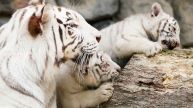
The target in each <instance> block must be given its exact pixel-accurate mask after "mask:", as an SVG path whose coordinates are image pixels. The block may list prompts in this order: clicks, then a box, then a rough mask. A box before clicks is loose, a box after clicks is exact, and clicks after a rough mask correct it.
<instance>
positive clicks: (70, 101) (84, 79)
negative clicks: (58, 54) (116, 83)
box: [56, 54, 120, 108]
mask: <svg viewBox="0 0 193 108" xmlns="http://www.w3.org/2000/svg"><path fill="white" fill-rule="evenodd" d="M100 56H102V58H103V60H104V62H105V63H107V64H109V65H108V66H107V67H104V68H106V69H105V72H104V70H102V71H99V73H98V75H97V74H96V73H94V70H95V69H97V68H98V67H97V66H96V65H95V64H98V65H100V66H101V67H103V65H105V63H104V64H101V62H102V61H101V60H100V58H96V56H94V57H92V58H91V60H90V61H89V66H88V67H89V72H88V73H87V74H86V75H84V74H83V75H79V74H78V72H77V71H78V69H74V63H73V62H70V61H68V62H66V63H65V65H63V66H61V67H60V70H61V72H60V73H59V74H58V76H56V78H57V98H58V99H57V101H58V107H61V108H88V107H94V106H96V105H99V104H100V103H103V102H106V101H107V100H109V98H110V97H111V96H112V94H113V90H114V88H113V84H112V83H104V84H102V85H100V84H101V82H104V81H107V80H109V79H112V78H114V77H117V75H118V73H117V70H119V69H120V67H119V66H118V65H117V64H115V63H114V62H113V61H112V60H111V59H110V57H109V56H107V55H106V54H102V55H100ZM107 70H108V71H109V72H108V71H107ZM64 71H65V72H64ZM107 72H108V75H105V73H107ZM94 76H100V78H99V77H94ZM89 86H90V87H97V89H87V87H89ZM98 86H99V88H98Z"/></svg>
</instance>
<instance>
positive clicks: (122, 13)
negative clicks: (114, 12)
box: [118, 0, 173, 20]
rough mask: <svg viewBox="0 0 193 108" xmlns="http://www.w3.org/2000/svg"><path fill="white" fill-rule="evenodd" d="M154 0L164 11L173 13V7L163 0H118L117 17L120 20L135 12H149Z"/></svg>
mask: <svg viewBox="0 0 193 108" xmlns="http://www.w3.org/2000/svg"><path fill="white" fill-rule="evenodd" d="M155 2H158V3H160V4H161V5H162V7H163V9H164V11H166V12H167V13H169V14H170V15H173V9H172V7H171V5H170V4H169V3H168V2H166V1H165V0H120V10H119V13H118V19H119V20H122V19H124V18H125V17H127V16H129V15H132V14H136V13H146V12H149V11H150V10H151V6H152V4H153V3H155Z"/></svg>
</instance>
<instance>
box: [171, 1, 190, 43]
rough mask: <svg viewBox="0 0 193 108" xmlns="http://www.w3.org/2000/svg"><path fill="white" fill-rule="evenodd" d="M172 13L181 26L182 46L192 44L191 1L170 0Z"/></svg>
mask: <svg viewBox="0 0 193 108" xmlns="http://www.w3.org/2000/svg"><path fill="white" fill-rule="evenodd" d="M171 4H172V7H173V8H174V15H175V17H176V18H177V19H178V21H179V24H180V28H181V43H182V45H183V46H184V47H191V46H193V35H192V34H193V12H192V9H193V1H192V0H186V1H183V0H175V2H172V1H171Z"/></svg>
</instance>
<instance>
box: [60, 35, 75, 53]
mask: <svg viewBox="0 0 193 108" xmlns="http://www.w3.org/2000/svg"><path fill="white" fill-rule="evenodd" d="M76 39H77V37H75V38H74V40H73V41H72V42H70V43H68V44H67V45H66V46H63V47H62V50H63V51H65V49H66V48H67V47H68V46H70V45H72V44H74V42H75V40H76Z"/></svg>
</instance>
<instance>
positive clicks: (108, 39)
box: [99, 3, 180, 68]
mask: <svg viewBox="0 0 193 108" xmlns="http://www.w3.org/2000/svg"><path fill="white" fill-rule="evenodd" d="M101 33H102V36H103V37H102V39H101V41H100V45H99V46H100V47H99V49H100V50H103V51H105V52H106V53H108V54H109V55H110V56H111V57H112V59H113V61H115V62H116V63H118V64H119V66H121V67H122V68H124V66H125V65H126V64H127V62H128V61H129V60H130V58H131V57H132V55H133V54H135V53H143V54H145V55H146V56H154V55H155V54H157V53H159V52H160V51H161V50H162V49H164V48H168V49H174V48H176V47H178V46H179V44H180V39H179V35H180V28H179V25H178V22H177V21H176V20H175V19H174V18H173V17H172V16H170V15H168V14H167V13H165V12H164V11H163V10H162V7H161V5H160V4H158V3H154V4H153V5H152V9H151V11H150V12H149V13H147V14H137V15H133V16H130V17H128V18H126V19H124V20H123V21H120V22H118V23H116V24H113V25H110V26H109V27H107V28H104V29H102V30H101Z"/></svg>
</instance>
